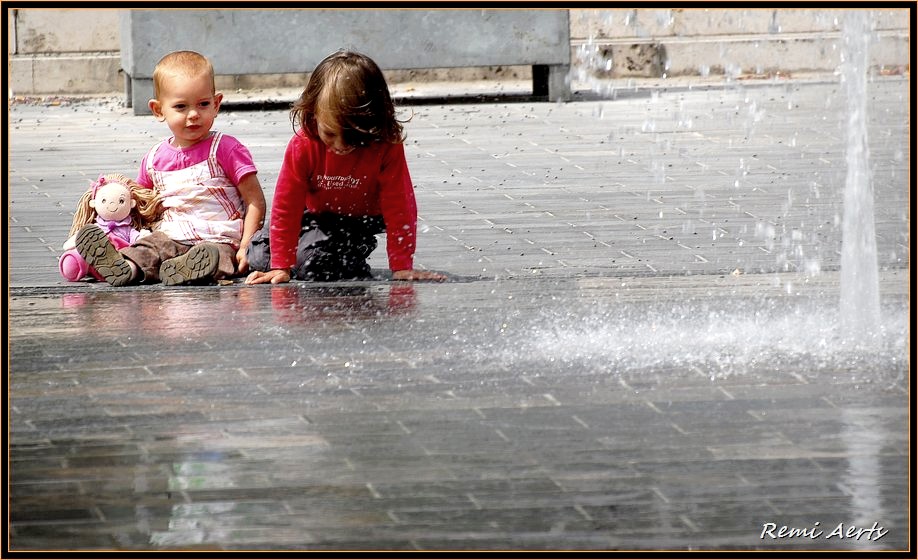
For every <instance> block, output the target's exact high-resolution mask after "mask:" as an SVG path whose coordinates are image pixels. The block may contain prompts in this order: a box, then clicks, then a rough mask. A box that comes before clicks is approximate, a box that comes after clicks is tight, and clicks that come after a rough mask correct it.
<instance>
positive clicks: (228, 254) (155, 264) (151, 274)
mask: <svg viewBox="0 0 918 560" xmlns="http://www.w3.org/2000/svg"><path fill="white" fill-rule="evenodd" d="M214 245H216V246H217V249H218V250H219V251H220V265H219V267H218V268H217V272H216V273H214V279H215V280H220V279H223V278H231V277H233V276H235V275H236V274H237V272H238V271H237V270H236V266H237V263H236V248H235V247H233V246H232V245H230V244H228V243H215V244H214ZM193 246H194V245H193V244H192V243H189V242H185V243H182V242H178V241H173V240H172V239H171V238H170V237H169V236H168V235H166V234H165V233H163V232H161V231H154V232H153V233H151V234H150V235H147V236H146V237H141V238H140V239H138V240H137V241H136V242H134V244H133V245H131V246H130V247H124V248H123V249H121V254H122V255H123V256H124V257H126V258H128V259H130V260H132V261H134V264H136V265H137V268H139V269H140V271H141V272H142V273H143V277H142V278H141V282H142V283H145V284H147V283H153V282H159V280H160V278H159V267H160V265H162V264H163V261H166V260H169V259H172V258H175V257H178V256H179V255H184V254H185V253H187V252H188V250H189V249H191V248H192V247H193Z"/></svg>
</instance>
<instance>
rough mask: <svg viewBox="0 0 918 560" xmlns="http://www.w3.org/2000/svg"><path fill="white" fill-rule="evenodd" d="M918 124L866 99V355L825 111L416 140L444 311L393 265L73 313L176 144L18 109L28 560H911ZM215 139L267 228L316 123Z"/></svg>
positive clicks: (420, 116)
mask: <svg viewBox="0 0 918 560" xmlns="http://www.w3.org/2000/svg"><path fill="white" fill-rule="evenodd" d="M909 90H910V83H909V81H908V79H901V78H887V79H880V80H877V81H875V82H873V83H871V85H870V88H869V93H870V95H871V100H870V103H869V140H870V151H871V165H872V178H873V188H874V190H875V204H876V209H875V220H876V229H877V245H878V260H879V266H880V293H881V297H882V300H881V301H882V306H883V317H884V320H883V324H882V327H881V329H880V331H879V332H878V333H875V334H874V335H873V336H868V337H865V338H864V339H862V340H858V341H851V340H848V339H847V338H845V337H844V336H842V335H841V334H840V330H839V327H838V325H837V322H838V320H837V315H838V306H839V303H838V297H839V296H838V294H839V279H840V276H841V274H842V271H840V270H839V263H840V243H841V232H840V227H841V225H840V224H841V219H840V218H841V215H842V211H843V209H842V187H843V185H844V182H845V138H846V136H845V130H844V126H845V114H844V112H845V100H844V96H843V93H842V91H843V90H842V88H840V87H839V85H838V84H837V83H832V82H831V81H826V82H818V81H816V82H812V83H802V82H768V83H764V82H763V83H751V84H739V85H738V84H728V85H726V86H724V85H722V86H720V87H698V88H694V87H689V86H686V87H671V88H665V89H664V88H649V89H643V90H628V89H624V90H622V91H621V92H620V93H619V94H618V95H617V96H616V99H606V100H600V99H595V98H591V97H594V96H590V95H583V94H581V95H580V98H581V100H579V101H576V102H572V103H567V104H555V103H538V102H532V101H522V102H510V101H505V102H500V101H498V102H492V103H452V104H443V105H437V104H424V105H413V106H410V107H408V106H406V107H405V108H404V110H403V111H402V112H403V114H404V115H405V116H408V115H412V113H413V116H412V118H411V121H410V122H409V123H408V124H407V125H406V130H407V132H408V141H407V153H408V157H409V166H410V168H411V171H412V177H413V179H414V182H415V183H416V192H417V197H418V206H419V213H420V222H419V228H418V230H419V243H418V244H419V250H418V253H417V257H416V266H417V267H419V268H427V269H433V270H439V271H443V272H445V273H447V274H449V275H450V277H451V279H452V280H451V281H450V282H448V283H445V284H431V283H419V284H407V283H401V282H393V281H391V280H390V279H389V278H388V276H387V273H386V272H385V271H384V270H383V269H384V268H385V250H384V239H383V238H382V237H380V241H381V247H380V248H379V249H377V251H376V252H375V253H374V255H373V256H372V258H371V265H372V266H373V268H374V272H375V273H376V278H375V279H374V280H371V281H365V282H343V283H301V282H295V283H291V284H289V285H283V286H244V285H242V284H240V283H239V282H236V283H234V284H232V285H224V286H205V287H178V288H175V287H171V288H166V287H163V286H143V287H129V288H119V289H116V288H110V287H108V286H106V285H104V284H99V283H90V282H86V283H66V282H63V281H62V280H61V279H60V278H59V275H58V273H57V269H56V257H57V255H59V254H60V249H59V248H60V244H61V243H62V242H63V240H64V239H65V238H66V236H67V231H68V230H69V226H70V220H71V215H72V214H71V212H72V208H73V207H74V205H75V203H76V200H77V198H78V197H79V195H80V193H81V192H82V191H83V190H84V189H85V188H86V186H87V184H88V181H89V180H90V179H93V178H95V176H97V175H98V174H99V173H100V172H103V171H105V172H111V171H121V172H128V173H131V174H133V173H134V172H135V170H136V167H137V165H138V164H139V159H140V157H141V156H142V154H143V153H144V152H145V150H146V149H147V148H148V147H149V145H151V144H152V143H153V142H154V140H155V139H157V138H159V137H160V136H162V135H164V132H165V130H164V128H163V127H162V125H161V124H160V123H157V122H156V121H155V120H153V119H152V118H147V117H134V116H133V115H131V114H130V112H129V110H127V109H125V108H122V107H120V106H119V105H118V104H117V103H113V102H101V101H84V102H76V103H72V104H64V105H52V106H46V105H43V104H25V103H22V104H14V105H13V106H12V107H11V108H10V112H9V128H10V134H9V141H8V146H9V147H8V153H9V156H8V160H9V170H8V173H9V186H8V192H7V196H8V205H7V209H8V212H9V216H8V220H7V223H8V235H9V237H8V239H9V242H8V252H7V260H8V269H7V282H8V284H9V298H8V321H9V368H8V388H9V401H8V404H9V406H10V412H9V422H10V429H9V435H10V444H9V461H10V486H9V488H10V526H9V549H10V550H14V551H15V550H22V551H25V550H86V549H106V550H165V549H179V550H200V549H223V550H252V551H264V550H290V549H308V550H376V551H380V550H403V551H407V550H412V551H418V550H420V551H444V550H460V551H473V550H529V551H534V550H552V551H573V550H591V551H605V550H618V551H621V550H626V551H627V550H645V551H662V550H683V551H684V550H748V549H756V550H765V551H770V550H831V551H840V550H885V551H890V550H905V549H912V547H911V544H912V538H913V537H912V536H911V534H910V532H909V509H908V507H909V504H910V503H912V500H911V498H913V495H912V492H913V491H912V489H911V488H910V486H909V482H908V472H909V470H908V467H909V461H910V455H909V425H910V418H909V402H910V400H909V390H910V386H909V377H910V375H909V374H910V363H909V359H908V341H909V339H910V338H909V337H910V332H909V326H908V325H909V315H910V304H909V289H908V287H909V284H910V279H909V272H908V267H909V262H910V256H911V251H910V239H909V226H910V224H909V221H910V211H911V210H910V208H911V197H910V193H909V188H908V185H909V148H908V145H909V144H908V132H909V130H908V125H907V123H908V119H909V116H908V98H909ZM230 109H232V108H230ZM218 124H219V128H220V130H222V131H224V132H227V133H230V134H233V135H236V136H237V137H239V138H240V139H241V140H242V141H243V142H245V143H246V144H247V145H248V146H249V147H250V149H251V151H252V152H253V155H254V157H255V161H256V163H257V164H258V165H259V167H260V169H261V170H262V171H261V172H260V174H259V175H260V177H261V181H262V184H263V186H264V187H265V191H266V196H267V198H268V199H269V201H270V198H271V194H272V192H273V184H274V180H275V179H276V177H277V171H278V169H279V166H280V161H281V158H282V154H283V149H284V146H285V144H286V142H287V140H288V139H289V136H290V133H291V126H290V123H289V120H288V118H287V113H286V111H284V110H283V109H269V110H262V111H250V110H238V109H237V110H228V111H225V112H222V113H221V115H220V117H218ZM852 528H856V529H852ZM859 529H862V531H859ZM849 530H851V532H849Z"/></svg>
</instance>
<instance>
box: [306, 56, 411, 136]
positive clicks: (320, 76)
mask: <svg viewBox="0 0 918 560" xmlns="http://www.w3.org/2000/svg"><path fill="white" fill-rule="evenodd" d="M317 111H320V112H321V113H322V114H323V115H328V117H327V118H330V119H332V120H333V121H334V122H336V123H338V125H340V126H341V132H342V135H343V136H344V142H345V144H347V145H348V146H354V147H358V146H366V145H367V144H369V143H371V142H375V141H382V142H391V143H396V144H397V143H400V142H403V141H404V140H405V135H404V132H403V130H402V123H401V122H400V121H399V120H398V119H397V118H396V117H395V104H394V103H393V102H392V97H391V95H390V94H389V86H388V84H386V78H385V76H383V73H382V70H380V69H379V66H377V65H376V63H375V62H373V60H372V59H371V58H370V57H368V56H366V55H364V54H360V53H358V52H354V51H347V50H339V51H337V52H334V53H332V54H330V55H328V56H327V57H325V59H324V60H322V62H320V63H319V65H318V66H316V69H315V70H313V72H312V75H310V76H309V82H307V84H306V88H305V89H304V90H303V93H302V95H300V98H299V99H298V100H297V102H296V103H294V105H293V109H292V110H291V113H290V119H291V121H292V122H293V126H294V130H295V129H296V127H297V126H298V127H299V128H300V129H301V130H302V131H303V133H304V134H305V135H306V136H308V137H309V138H312V139H313V140H319V131H318V126H317V124H316V112H317Z"/></svg>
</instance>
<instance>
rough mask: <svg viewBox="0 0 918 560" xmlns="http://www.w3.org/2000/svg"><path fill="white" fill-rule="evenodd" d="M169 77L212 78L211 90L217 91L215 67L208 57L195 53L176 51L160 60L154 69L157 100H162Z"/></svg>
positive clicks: (154, 90) (154, 95) (154, 92)
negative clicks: (163, 90)
mask: <svg viewBox="0 0 918 560" xmlns="http://www.w3.org/2000/svg"><path fill="white" fill-rule="evenodd" d="M167 76H183V77H186V78H198V77H200V76H206V77H208V78H210V83H211V90H212V91H213V92H216V91H217V87H216V84H215V82H214V67H213V65H212V64H211V63H210V60H208V59H207V57H206V56H204V55H203V54H201V53H197V52H195V51H175V52H171V53H169V54H167V55H166V56H164V57H162V58H161V59H159V62H157V63H156V67H155V68H153V97H155V98H156V99H159V98H160V97H159V96H160V92H161V89H162V83H163V81H164V80H165V78H166V77H167Z"/></svg>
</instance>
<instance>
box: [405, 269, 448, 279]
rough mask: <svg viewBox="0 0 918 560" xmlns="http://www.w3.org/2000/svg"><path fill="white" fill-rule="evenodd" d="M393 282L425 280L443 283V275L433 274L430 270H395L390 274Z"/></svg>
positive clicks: (444, 276) (444, 277)
mask: <svg viewBox="0 0 918 560" xmlns="http://www.w3.org/2000/svg"><path fill="white" fill-rule="evenodd" d="M392 279H393V280H427V281H431V282H444V281H445V280H446V275H445V274H440V273H439V272H433V271H432V270H412V269H408V270H396V271H394V272H392Z"/></svg>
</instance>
